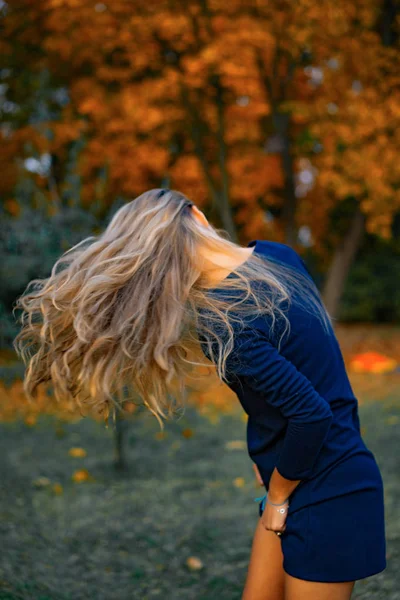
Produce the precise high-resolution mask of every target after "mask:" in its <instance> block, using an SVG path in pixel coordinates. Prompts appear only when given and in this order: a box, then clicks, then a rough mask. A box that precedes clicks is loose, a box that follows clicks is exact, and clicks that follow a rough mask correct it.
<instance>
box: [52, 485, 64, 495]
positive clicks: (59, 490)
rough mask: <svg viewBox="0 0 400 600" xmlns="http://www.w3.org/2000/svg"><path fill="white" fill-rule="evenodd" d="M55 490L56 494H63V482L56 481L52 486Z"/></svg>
mask: <svg viewBox="0 0 400 600" xmlns="http://www.w3.org/2000/svg"><path fill="white" fill-rule="evenodd" d="M52 490H53V492H54V493H55V494H56V496H61V494H62V493H63V491H64V490H63V486H62V485H61V483H54V484H53V487H52Z"/></svg>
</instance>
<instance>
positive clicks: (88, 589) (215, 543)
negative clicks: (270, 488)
mask: <svg viewBox="0 0 400 600" xmlns="http://www.w3.org/2000/svg"><path fill="white" fill-rule="evenodd" d="M378 377H381V378H384V377H385V376H383V375H381V376H378ZM382 385H384V382H383V380H382ZM360 419H361V425H362V431H363V437H364V440H365V442H366V444H367V446H368V447H369V448H370V449H371V450H372V451H373V452H374V454H375V456H376V459H377V462H378V464H379V466H380V468H381V471H382V475H383V479H384V484H385V494H386V497H385V500H386V523H387V558H388V566H387V569H386V570H385V571H384V572H383V573H381V574H379V575H376V576H373V577H370V578H367V579H364V580H361V581H358V582H357V583H356V588H355V592H354V596H353V598H354V600H367V599H373V600H397V599H400V590H399V575H398V565H399V564H400V562H399V559H400V504H399V501H398V498H399V497H400V479H399V476H398V474H399V467H400V453H399V445H398V440H399V437H398V434H399V428H400V407H399V402H398V389H397V394H392V393H391V394H389V395H387V396H386V397H385V398H384V399H380V400H379V401H366V402H363V403H362V404H360ZM0 429H1V432H0V452H1V456H2V460H1V463H0V464H1V467H0V468H1V472H0V476H1V482H2V484H1V491H0V494H1V496H0V537H1V546H2V551H1V555H0V599H1V600H6V599H7V600H17V599H18V600H19V599H24V600H25V599H29V600H84V599H85V600H86V599H90V600H103V599H104V600H106V599H107V600H128V599H129V600H133V599H140V600H146V599H148V600H150V599H153V598H165V597H168V598H170V599H171V600H194V599H195V600H235V599H237V600H240V598H241V592H242V589H243V584H244V580H245V576H246V571H247V566H248V559H249V554H250V547H251V541H252V535H253V532H254V528H255V526H256V521H257V519H258V503H257V502H255V501H254V498H256V497H257V496H261V495H262V494H263V493H264V492H263V490H264V488H261V487H259V486H258V485H257V484H256V480H255V476H254V473H253V470H252V467H251V462H250V459H249V457H248V455H247V451H246V449H245V447H244V443H243V442H244V440H245V421H244V420H243V419H242V413H241V409H238V410H237V411H236V412H235V413H234V414H232V415H227V416H223V417H221V419H220V420H219V422H217V423H215V424H212V423H210V422H209V420H208V419H206V418H205V417H203V416H201V415H199V414H198V413H197V412H196V411H195V410H194V409H193V408H192V407H189V408H188V409H187V410H186V413H185V414H184V416H183V417H181V420H175V421H173V422H169V423H167V424H166V429H165V436H164V437H163V436H160V435H159V434H158V432H159V425H158V424H157V421H156V420H155V419H154V418H153V417H152V416H151V415H148V416H147V415H145V414H144V413H143V414H139V415H137V418H135V420H134V421H133V422H132V423H131V424H129V431H128V434H127V455H128V464H129V469H128V471H127V472H125V473H122V472H121V473H118V472H116V471H115V469H114V467H113V432H112V429H111V428H109V429H106V428H105V427H104V425H102V424H99V423H96V422H94V421H92V420H89V419H84V420H81V421H80V422H77V423H75V424H62V425H60V424H57V423H56V422H55V421H54V420H52V419H51V418H43V419H41V420H39V422H38V423H37V424H36V425H35V426H33V427H29V426H27V425H26V424H24V423H21V422H17V423H11V424H2V425H0ZM188 432H189V433H188ZM191 432H192V433H193V435H190V433H191ZM237 440H239V443H236V444H231V445H229V442H232V441H237ZM240 442H241V443H240ZM227 444H228V445H227ZM232 446H233V449H232ZM71 447H80V448H84V449H85V450H86V451H87V455H86V456H85V457H80V458H79V457H73V456H70V455H69V454H68V451H69V450H70V448H71ZM82 469H86V470H87V472H88V473H89V475H90V476H91V477H92V478H93V479H89V480H87V481H82V482H80V483H79V482H76V481H73V479H72V477H71V476H72V474H73V473H74V472H75V471H76V470H82ZM43 477H44V478H47V480H48V481H46V480H43V481H42V482H41V480H40V478H43ZM38 480H39V481H38ZM49 482H50V483H49ZM41 484H42V485H41ZM54 484H59V485H58V486H56V487H53V486H54ZM60 486H61V487H60ZM188 559H191V561H189V563H190V562H192V563H193V564H194V566H196V564H199V565H200V563H197V562H196V560H195V559H199V560H200V561H201V565H202V568H200V569H197V570H196V569H192V568H190V567H189V566H188V563H187V560H188Z"/></svg>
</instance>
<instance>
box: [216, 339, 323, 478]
mask: <svg viewBox="0 0 400 600" xmlns="http://www.w3.org/2000/svg"><path fill="white" fill-rule="evenodd" d="M226 367H227V370H226V373H227V376H228V377H229V378H230V376H231V374H232V375H233V376H239V377H240V379H241V380H242V381H243V382H244V383H245V384H246V385H247V386H248V387H249V388H251V389H252V390H254V391H255V392H257V393H259V394H262V395H263V396H264V397H265V401H266V402H267V403H269V404H271V405H272V406H274V407H276V408H278V409H279V410H280V411H281V413H282V415H283V416H284V417H285V418H286V419H287V420H288V426H287V429H286V433H285V438H284V441H283V446H282V450H281V453H280V455H279V457H278V462H277V464H276V468H277V470H278V471H279V473H280V474H281V475H282V476H283V477H285V478H286V479H290V480H300V479H306V478H307V477H308V476H309V475H310V474H311V473H312V469H313V466H314V463H315V461H316V459H317V456H318V454H319V452H320V450H321V448H322V446H323V444H324V441H325V439H326V437H327V434H328V431H329V429H330V426H331V422H332V420H333V414H332V411H331V408H330V405H329V403H328V402H327V401H326V400H325V399H324V398H323V397H322V396H320V395H319V394H318V393H317V391H316V390H315V389H314V387H313V386H312V384H311V382H310V381H309V380H308V379H307V377H305V376H304V375H303V374H302V373H300V371H299V370H298V369H297V368H296V367H295V366H294V364H293V363H292V362H290V361H289V360H287V359H286V358H285V357H284V356H282V355H281V354H280V353H279V352H278V350H277V348H276V347H275V346H274V345H273V344H272V343H270V342H269V341H268V339H267V338H266V337H265V336H263V334H262V333H261V332H258V331H249V330H246V329H245V330H243V331H242V332H239V333H235V340H234V348H233V350H232V352H231V353H230V354H229V356H228V358H227V364H226Z"/></svg>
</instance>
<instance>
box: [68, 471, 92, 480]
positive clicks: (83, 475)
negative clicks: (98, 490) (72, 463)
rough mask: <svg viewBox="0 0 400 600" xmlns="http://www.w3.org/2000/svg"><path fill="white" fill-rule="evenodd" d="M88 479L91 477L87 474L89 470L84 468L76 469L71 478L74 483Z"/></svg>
mask: <svg viewBox="0 0 400 600" xmlns="http://www.w3.org/2000/svg"><path fill="white" fill-rule="evenodd" d="M89 479H92V477H91V476H90V475H89V472H88V471H87V470H86V469H79V470H78V471H75V472H74V474H73V475H72V480H73V481H75V482H76V483H81V482H82V481H88V480H89Z"/></svg>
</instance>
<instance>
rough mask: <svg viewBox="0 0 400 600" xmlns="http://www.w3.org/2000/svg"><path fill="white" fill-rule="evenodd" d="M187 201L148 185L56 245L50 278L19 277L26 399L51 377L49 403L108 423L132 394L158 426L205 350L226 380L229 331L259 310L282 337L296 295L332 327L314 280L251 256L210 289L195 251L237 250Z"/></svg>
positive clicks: (178, 402) (19, 343)
mask: <svg viewBox="0 0 400 600" xmlns="http://www.w3.org/2000/svg"><path fill="white" fill-rule="evenodd" d="M192 205H193V202H191V201H190V200H188V198H186V197H185V196H184V195H183V194H181V193H180V192H177V191H174V190H164V189H153V190H150V191H147V192H145V193H144V194H141V195H140V196H138V197H137V198H136V199H134V200H132V201H131V202H128V203H127V204H125V205H124V206H123V207H122V208H120V209H119V210H118V212H117V213H116V214H115V215H114V217H113V218H112V220H111V222H110V223H109V225H108V226H107V228H106V229H105V231H104V232H103V233H101V234H100V235H99V236H90V237H88V238H86V239H84V240H82V241H81V242H80V243H78V244H76V245H75V246H73V247H72V248H71V249H69V250H68V251H67V252H65V253H64V254H63V255H62V256H61V257H60V258H59V259H58V260H57V261H56V263H55V264H54V266H53V268H52V270H51V274H50V276H49V277H48V278H46V279H34V280H32V281H31V282H30V283H29V284H28V286H27V288H26V290H25V291H24V293H23V294H22V295H21V296H20V297H19V298H18V299H17V300H16V303H15V307H14V311H15V310H17V309H20V310H21V311H22V312H21V314H20V318H19V322H20V323H21V329H20V331H19V333H18V335H17V336H16V338H15V340H14V348H15V350H16V352H17V353H18V355H19V356H20V357H21V358H22V359H23V361H24V363H25V366H26V370H25V378H24V389H25V393H26V395H27V397H28V398H29V399H30V400H33V399H34V398H35V397H36V394H37V388H38V386H39V385H40V384H42V383H47V382H50V383H51V384H52V386H53V389H54V394H55V397H56V398H57V400H60V399H61V398H63V399H64V400H65V399H67V400H69V401H71V400H72V401H73V404H74V405H76V406H78V407H79V409H80V410H81V409H82V408H83V407H84V406H86V407H90V409H93V410H95V411H96V412H97V413H98V414H100V415H103V416H104V418H105V420H106V422H107V419H108V416H109V412H110V408H112V409H113V415H114V419H115V411H116V410H118V409H121V410H122V411H123V404H124V401H125V400H127V399H132V398H137V397H139V398H141V399H142V402H143V403H144V404H145V405H146V406H147V408H148V409H149V410H150V411H151V412H152V413H153V414H154V415H155V416H156V418H157V420H158V421H159V423H160V426H161V429H163V422H162V419H163V418H167V417H170V416H171V415H172V414H173V413H174V411H175V407H176V408H177V409H178V410H179V409H180V408H181V407H182V406H184V404H185V402H184V398H185V381H186V379H187V376H188V375H190V373H191V372H192V371H193V367H194V366H198V365H206V366H210V362H208V357H209V358H210V360H211V362H212V363H214V365H213V366H215V367H216V369H217V373H218V376H219V377H220V378H221V379H222V380H225V379H226V360H227V358H228V356H229V354H230V352H231V351H232V349H233V344H234V333H235V328H236V327H237V326H238V325H239V326H240V327H244V326H245V325H246V320H247V319H248V318H249V317H251V318H253V317H256V316H259V315H261V314H264V315H265V316H266V317H269V318H270V319H271V327H272V328H273V327H274V326H275V324H276V323H277V322H282V323H283V325H284V327H283V329H282V336H283V335H284V334H285V333H288V331H289V329H290V324H289V321H288V319H287V317H286V314H285V306H286V307H287V306H288V304H290V302H291V300H292V297H293V292H295V291H296V293H299V294H300V296H301V299H302V302H303V305H304V306H306V307H308V309H309V310H312V311H313V312H314V313H317V314H318V315H319V317H320V318H321V320H322V322H323V323H324V325H325V327H326V328H327V329H328V328H329V325H330V317H329V315H328V314H327V312H326V310H325V308H324V306H323V305H322V304H321V302H320V301H319V300H318V298H319V293H318V290H317V288H316V286H315V284H314V283H313V282H312V281H310V279H309V278H307V277H306V276H304V275H303V274H302V273H301V272H300V271H298V270H297V269H291V268H290V267H289V266H287V265H283V264H280V263H279V261H278V262H274V261H273V260H271V261H270V260H267V259H266V258H265V256H262V255H258V254H257V253H256V252H253V254H252V255H250V256H249V258H248V259H247V260H246V261H245V262H244V263H242V264H241V265H240V266H239V267H237V268H236V269H233V270H232V271H231V273H230V274H229V275H228V276H227V277H226V278H225V279H223V280H222V281H220V282H219V283H218V289H219V290H222V291H223V290H224V289H226V290H227V289H229V293H228V294H225V293H222V294H215V293H213V291H215V288H212V287H211V288H210V286H209V279H208V278H207V276H206V273H204V272H202V271H201V267H200V265H199V247H200V246H202V247H204V248H207V249H209V250H211V251H212V252H221V253H224V252H225V253H227V254H229V251H231V253H232V251H233V252H234V251H235V250H236V251H237V249H238V248H240V246H238V245H237V244H235V243H233V242H232V241H230V240H229V239H228V234H227V233H226V232H225V230H222V229H221V230H219V229H216V228H214V227H213V226H212V225H211V224H209V226H208V227H206V226H203V225H201V224H200V223H199V221H198V219H196V218H195V216H194V215H193V212H192V211H191V210H190V208H191V206H192ZM253 283H261V285H256V286H253ZM253 287H254V288H255V289H253ZM232 292H234V293H233V295H232ZM251 318H250V320H251ZM281 319H283V321H281ZM282 336H281V339H282ZM204 344H205V346H206V348H207V351H206V352H204ZM202 352H203V358H204V354H205V355H206V356H207V362H201V360H200V356H201V353H202ZM165 411H167V412H165ZM81 412H82V410H81Z"/></svg>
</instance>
